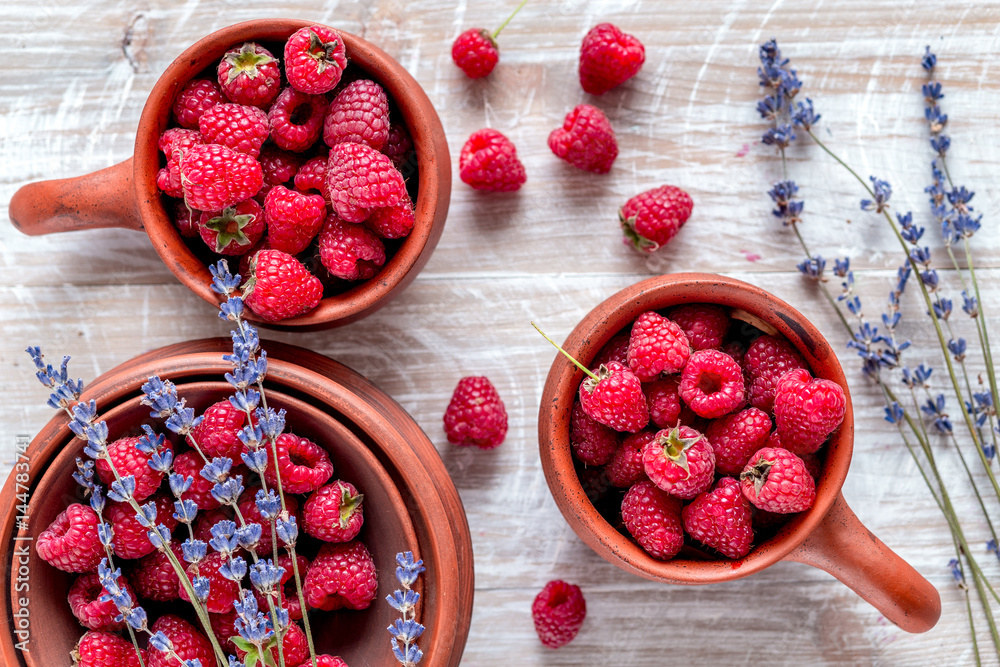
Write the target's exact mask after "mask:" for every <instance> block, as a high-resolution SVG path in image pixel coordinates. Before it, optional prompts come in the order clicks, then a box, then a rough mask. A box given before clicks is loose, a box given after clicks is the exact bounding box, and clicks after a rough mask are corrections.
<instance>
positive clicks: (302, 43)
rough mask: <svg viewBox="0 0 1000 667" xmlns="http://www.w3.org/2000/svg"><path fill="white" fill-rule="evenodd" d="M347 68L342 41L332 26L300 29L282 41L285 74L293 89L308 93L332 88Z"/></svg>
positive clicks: (324, 91)
mask: <svg viewBox="0 0 1000 667" xmlns="http://www.w3.org/2000/svg"><path fill="white" fill-rule="evenodd" d="M345 67H347V54H346V52H345V50H344V40H343V39H342V38H341V36H340V33H338V32H337V31H336V30H334V29H333V28H328V27H326V26H325V25H313V26H309V27H308V28H299V29H298V30H296V31H295V32H294V33H292V36H291V37H289V38H288V41H287V42H285V76H286V77H288V83H289V84H291V86H292V88H295V90H298V91H300V92H303V93H306V94H307V95H322V94H324V93H327V92H329V91H331V90H333V88H334V86H336V85H337V83H339V82H340V77H341V75H342V74H343V73H344V68H345Z"/></svg>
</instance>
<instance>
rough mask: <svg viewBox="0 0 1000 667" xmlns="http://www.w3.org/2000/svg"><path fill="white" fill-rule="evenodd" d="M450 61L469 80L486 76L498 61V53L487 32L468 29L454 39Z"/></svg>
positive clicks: (494, 42) (480, 29)
mask: <svg viewBox="0 0 1000 667" xmlns="http://www.w3.org/2000/svg"><path fill="white" fill-rule="evenodd" d="M451 59H452V60H454V61H455V64H456V65H458V68H459V69H460V70H462V71H463V72H465V76H467V77H469V78H470V79H479V78H481V77H484V76H486V75H487V74H489V73H490V72H492V71H493V68H494V67H496V65H497V61H498V60H500V51H499V50H498V49H497V43H496V41H495V40H494V39H493V36H492V35H491V34H490V31H489V30H485V29H484V28H469V29H468V30H466V31H465V32H463V33H462V34H461V35H459V36H458V37H456V38H455V42H454V43H453V44H452V45H451Z"/></svg>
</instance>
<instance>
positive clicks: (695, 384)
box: [679, 350, 745, 419]
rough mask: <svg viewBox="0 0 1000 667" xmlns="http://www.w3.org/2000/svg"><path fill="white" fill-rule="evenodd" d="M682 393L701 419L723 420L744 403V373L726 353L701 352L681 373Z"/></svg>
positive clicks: (716, 351) (693, 355)
mask: <svg viewBox="0 0 1000 667" xmlns="http://www.w3.org/2000/svg"><path fill="white" fill-rule="evenodd" d="M679 391H680V394H681V398H682V399H684V402H685V403H686V404H687V405H688V406H689V407H690V408H691V409H692V410H694V411H695V414H697V415H698V416H699V417H705V418H707V419H714V418H716V417H721V416H723V415H727V414H729V413H730V412H732V411H733V410H736V409H738V408H739V407H740V406H741V405H743V403H744V400H743V399H744V396H745V389H744V385H743V370H742V369H741V368H740V365H739V364H738V363H736V360H735V359H733V358H732V357H730V356H729V355H728V354H726V353H725V352H721V351H719V350H698V351H697V352H694V353H692V354H691V358H690V359H688V363H687V365H686V366H684V370H683V371H681V384H680V388H679Z"/></svg>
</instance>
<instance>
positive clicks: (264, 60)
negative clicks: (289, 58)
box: [226, 42, 278, 83]
mask: <svg viewBox="0 0 1000 667" xmlns="http://www.w3.org/2000/svg"><path fill="white" fill-rule="evenodd" d="M226 62H227V63H229V64H230V65H231V66H232V69H230V70H229V77H228V78H227V80H226V83H232V82H233V80H234V79H235V78H236V77H238V76H239V75H240V74H246V75H247V76H248V77H250V78H251V79H256V78H257V75H258V74H260V66H261V65H266V64H268V63H276V62H278V61H277V59H276V58H273V57H272V56H269V55H267V54H264V53H257V45H256V44H254V43H253V42H245V43H244V44H243V46H242V47H240V50H239V53H227V54H226Z"/></svg>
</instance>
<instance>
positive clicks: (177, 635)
mask: <svg viewBox="0 0 1000 667" xmlns="http://www.w3.org/2000/svg"><path fill="white" fill-rule="evenodd" d="M149 630H150V633H152V634H156V633H157V632H162V633H163V634H164V635H166V637H167V639H168V640H169V641H170V645H171V646H172V647H173V650H174V652H175V653H176V654H177V656H178V657H180V659H181V660H200V661H201V664H202V665H211V664H214V663H215V652H214V651H213V650H212V644H211V643H210V642H209V641H208V637H206V636H205V635H204V634H203V633H202V632H201V631H199V630H198V629H197V628H195V627H194V626H193V625H191V624H190V623H188V622H187V621H185V620H184V619H183V618H181V617H180V616H175V615H173V614H164V615H163V616H160V617H159V618H158V619H156V622H154V623H153V625H152V626H151V627H150V628H149ZM146 665H147V667H178V664H177V660H176V659H174V658H173V657H171V656H169V655H168V654H167V653H166V652H165V651H160V650H159V649H157V648H156V647H155V646H150V647H149V660H148V661H147V662H146Z"/></svg>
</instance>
